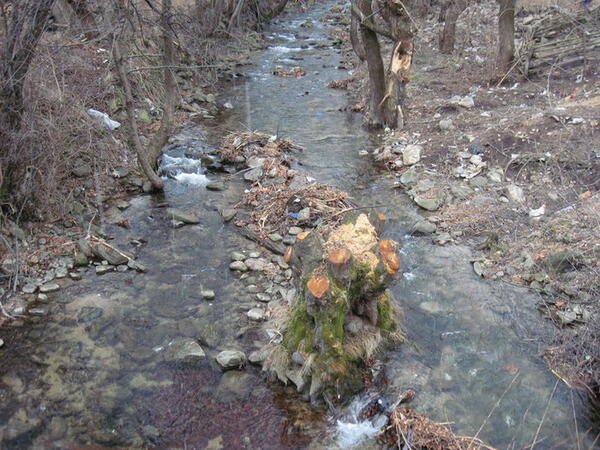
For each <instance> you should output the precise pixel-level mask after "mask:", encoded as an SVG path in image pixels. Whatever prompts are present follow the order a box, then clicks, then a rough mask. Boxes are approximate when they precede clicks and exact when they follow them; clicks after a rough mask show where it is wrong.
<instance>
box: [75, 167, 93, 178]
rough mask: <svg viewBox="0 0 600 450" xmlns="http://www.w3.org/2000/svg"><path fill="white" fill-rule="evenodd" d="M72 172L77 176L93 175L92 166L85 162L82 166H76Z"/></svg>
mask: <svg viewBox="0 0 600 450" xmlns="http://www.w3.org/2000/svg"><path fill="white" fill-rule="evenodd" d="M71 172H72V173H73V175H75V176H76V177H77V178H84V177H87V176H89V175H91V173H92V168H91V167H90V166H89V165H87V164H83V165H81V166H78V167H75V168H74V169H73V170H72V171H71Z"/></svg>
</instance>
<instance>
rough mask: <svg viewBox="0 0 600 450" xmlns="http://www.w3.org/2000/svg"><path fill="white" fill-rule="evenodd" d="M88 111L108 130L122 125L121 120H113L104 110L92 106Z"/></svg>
mask: <svg viewBox="0 0 600 450" xmlns="http://www.w3.org/2000/svg"><path fill="white" fill-rule="evenodd" d="M87 113H88V114H89V115H90V116H92V117H93V118H95V119H97V120H98V122H100V124H101V125H102V126H103V127H104V128H106V129H107V130H110V131H113V130H116V129H117V128H119V127H120V126H121V123H120V122H117V121H116V120H112V119H111V118H110V117H108V114H106V113H103V112H102V111H97V110H95V109H92V108H90V109H88V110H87Z"/></svg>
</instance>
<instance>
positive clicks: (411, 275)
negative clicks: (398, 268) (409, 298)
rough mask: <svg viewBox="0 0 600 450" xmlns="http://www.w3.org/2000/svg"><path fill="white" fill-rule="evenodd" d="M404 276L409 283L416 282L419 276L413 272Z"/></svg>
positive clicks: (405, 273)
mask: <svg viewBox="0 0 600 450" xmlns="http://www.w3.org/2000/svg"><path fill="white" fill-rule="evenodd" d="M402 276H404V278H406V279H407V280H408V281H410V280H414V279H415V278H416V277H417V276H416V275H415V274H414V273H412V272H404V273H403V274H402Z"/></svg>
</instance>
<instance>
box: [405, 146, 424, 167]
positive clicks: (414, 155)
mask: <svg viewBox="0 0 600 450" xmlns="http://www.w3.org/2000/svg"><path fill="white" fill-rule="evenodd" d="M422 151H423V147H422V146H420V145H414V144H409V145H407V146H406V147H404V150H403V151H402V163H403V164H404V165H405V166H412V165H413V164H416V163H418V162H419V161H420V160H421V152H422Z"/></svg>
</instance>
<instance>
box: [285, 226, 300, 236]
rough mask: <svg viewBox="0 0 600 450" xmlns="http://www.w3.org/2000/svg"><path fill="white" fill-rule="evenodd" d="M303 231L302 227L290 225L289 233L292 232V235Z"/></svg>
mask: <svg viewBox="0 0 600 450" xmlns="http://www.w3.org/2000/svg"><path fill="white" fill-rule="evenodd" d="M300 233H302V228H300V227H290V229H289V231H288V234H291V235H292V236H296V235H297V234H300Z"/></svg>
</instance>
